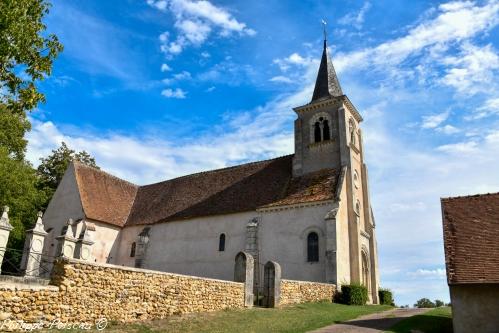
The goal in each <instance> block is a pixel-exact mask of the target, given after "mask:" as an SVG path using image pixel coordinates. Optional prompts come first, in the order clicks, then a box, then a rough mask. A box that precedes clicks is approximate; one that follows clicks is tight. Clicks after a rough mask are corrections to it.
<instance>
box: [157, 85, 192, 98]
mask: <svg viewBox="0 0 499 333" xmlns="http://www.w3.org/2000/svg"><path fill="white" fill-rule="evenodd" d="M161 95H162V96H165V97H166V98H178V99H184V98H185V97H186V95H187V93H186V92H185V91H183V90H182V89H180V88H177V89H170V88H168V89H163V91H161Z"/></svg>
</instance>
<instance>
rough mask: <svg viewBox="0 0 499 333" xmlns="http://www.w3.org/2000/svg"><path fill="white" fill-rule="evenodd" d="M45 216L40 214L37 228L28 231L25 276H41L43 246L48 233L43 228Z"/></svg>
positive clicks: (24, 266) (25, 248)
mask: <svg viewBox="0 0 499 333" xmlns="http://www.w3.org/2000/svg"><path fill="white" fill-rule="evenodd" d="M42 217H43V214H42V212H38V217H37V219H36V223H35V226H34V227H33V229H30V230H28V231H26V240H25V242H24V251H23V257H22V259H21V271H22V272H24V275H25V276H40V263H41V261H42V252H43V245H44V243H45V237H46V236H47V232H46V231H45V229H44V228H43V220H42Z"/></svg>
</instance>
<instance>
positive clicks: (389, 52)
mask: <svg viewBox="0 0 499 333" xmlns="http://www.w3.org/2000/svg"><path fill="white" fill-rule="evenodd" d="M451 4H452V3H450V4H449V5H448V6H445V5H443V6H440V7H439V12H438V16H437V17H435V18H434V19H430V20H425V21H423V22H421V23H419V24H418V25H417V26H415V27H414V28H412V29H410V30H409V32H408V33H407V35H405V36H403V37H400V38H397V39H394V40H391V41H388V42H385V43H382V44H380V45H378V46H376V47H372V48H366V49H363V50H360V51H356V52H352V53H349V54H346V55H343V56H341V55H340V56H338V57H337V60H336V62H335V65H336V68H337V69H338V70H339V71H341V70H346V69H347V68H355V69H357V70H360V69H365V68H369V67H370V66H372V65H376V66H380V67H386V66H394V65H398V64H400V63H401V62H403V61H404V60H405V59H407V58H408V57H409V56H411V55H414V54H417V53H420V52H421V51H422V50H424V49H425V48H429V47H434V46H438V47H444V46H445V45H446V44H448V43H453V42H456V41H463V40H466V39H468V38H471V37H474V36H476V34H478V33H480V32H486V31H490V30H491V29H492V28H494V27H495V26H497V24H498V23H499V2H498V1H496V0H493V1H488V2H487V3H486V4H485V5H484V6H477V5H475V4H474V3H466V5H464V4H460V5H458V4H457V3H456V4H452V5H451Z"/></svg>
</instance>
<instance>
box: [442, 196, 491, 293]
mask: <svg viewBox="0 0 499 333" xmlns="http://www.w3.org/2000/svg"><path fill="white" fill-rule="evenodd" d="M441 202H442V215H443V216H442V217H443V229H444V247H445V263H446V267H447V281H448V283H449V284H461V283H499V193H494V194H482V195H473V196H465V197H455V198H444V199H442V200H441Z"/></svg>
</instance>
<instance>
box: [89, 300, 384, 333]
mask: <svg viewBox="0 0 499 333" xmlns="http://www.w3.org/2000/svg"><path fill="white" fill-rule="evenodd" d="M391 308H392V307H390V306H388V305H365V306H352V305H350V306H349V305H342V304H334V303H329V302H324V303H306V304H300V305H295V306H289V307H284V308H281V309H262V308H254V309H248V310H237V311H236V310H231V311H221V312H213V313H198V314H190V315H184V316H173V317H170V318H168V319H164V320H157V321H150V322H146V323H141V324H133V325H112V326H111V327H108V328H106V330H105V332H125V333H132V332H133V333H146V332H168V333H177V332H178V333H180V332H182V333H194V332H195V333H208V332H209V333H226V332H227V333H229V332H230V333H234V332H236V333H253V332H254V333H260V332H276V333H278V332H283V333H284V332H286V333H302V332H307V331H310V330H313V329H317V328H320V327H323V326H327V325H330V324H333V323H338V322H342V321H345V320H349V319H353V318H356V317H358V316H361V315H365V314H370V313H374V312H380V311H384V310H388V309H391ZM87 332H88V331H87ZM92 332H93V331H92Z"/></svg>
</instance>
